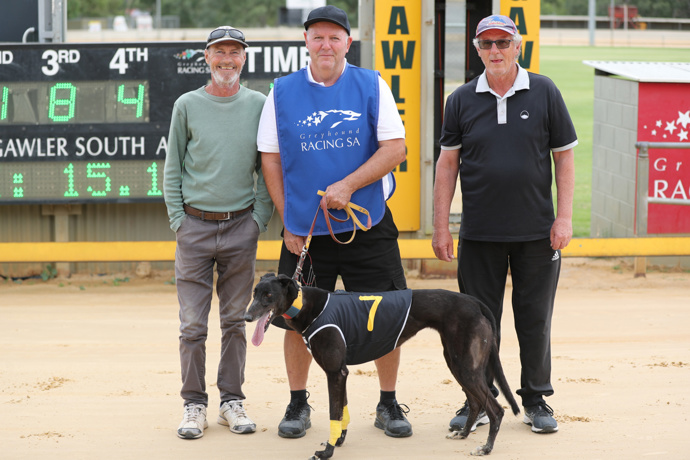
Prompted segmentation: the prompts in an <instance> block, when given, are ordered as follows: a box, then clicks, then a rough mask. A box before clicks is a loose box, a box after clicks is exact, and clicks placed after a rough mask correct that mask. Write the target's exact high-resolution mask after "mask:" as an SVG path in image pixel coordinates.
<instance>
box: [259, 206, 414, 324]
mask: <svg viewBox="0 0 690 460" xmlns="http://www.w3.org/2000/svg"><path fill="white" fill-rule="evenodd" d="M336 236H337V237H338V238H339V239H340V240H341V241H347V240H348V239H349V238H350V234H349V233H340V234H337V235H336ZM298 261H299V256H297V255H295V254H293V253H291V252H290V251H288V250H287V248H286V247H285V243H283V246H282V249H281V252H280V262H279V263H278V273H279V274H283V275H287V276H290V277H292V275H294V273H295V269H296V268H297V262H298ZM310 266H312V267H313V270H314V275H315V277H316V279H315V282H314V285H315V286H316V287H318V288H321V289H325V290H327V291H334V290H335V284H336V281H337V279H338V275H340V277H341V279H342V281H343V286H344V287H345V290H346V291H354V292H384V291H394V290H399V289H407V281H406V280H405V271H404V269H403V267H402V260H401V258H400V248H399V247H398V228H397V227H396V225H395V222H394V221H393V214H391V211H390V209H388V207H386V212H385V214H384V216H383V219H381V222H379V223H378V224H376V225H375V226H373V227H372V228H371V229H370V230H368V231H366V232H364V231H361V230H359V229H358V230H357V234H356V236H355V239H354V240H353V241H352V242H351V243H350V244H338V243H336V242H335V241H333V239H332V238H331V236H330V235H319V236H314V237H313V238H312V240H311V244H310V245H309V252H308V255H307V258H306V259H305V261H304V266H303V267H302V273H303V274H304V276H305V278H306V275H307V274H308V273H309V267H310ZM273 324H274V325H275V326H278V327H281V328H283V329H289V328H288V327H287V326H286V325H285V323H284V321H283V318H276V319H275V320H274V321H273Z"/></svg>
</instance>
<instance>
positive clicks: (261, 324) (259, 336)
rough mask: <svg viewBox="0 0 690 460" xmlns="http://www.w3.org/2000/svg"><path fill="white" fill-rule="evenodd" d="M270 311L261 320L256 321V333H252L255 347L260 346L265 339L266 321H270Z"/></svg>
mask: <svg viewBox="0 0 690 460" xmlns="http://www.w3.org/2000/svg"><path fill="white" fill-rule="evenodd" d="M269 313H270V312H267V313H266V314H265V315H263V316H262V317H261V318H259V321H258V322H257V323H256V329H254V335H252V344H254V346H255V347H258V346H259V345H261V342H263V341H264V332H265V331H266V321H268V315H269Z"/></svg>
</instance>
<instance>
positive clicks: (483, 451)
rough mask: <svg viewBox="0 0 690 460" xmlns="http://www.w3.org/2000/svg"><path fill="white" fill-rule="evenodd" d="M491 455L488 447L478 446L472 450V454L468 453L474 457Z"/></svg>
mask: <svg viewBox="0 0 690 460" xmlns="http://www.w3.org/2000/svg"><path fill="white" fill-rule="evenodd" d="M490 453H491V448H490V447H488V446H479V447H477V448H476V449H474V451H473V452H470V455H474V456H475V457H481V456H484V455H489V454H490Z"/></svg>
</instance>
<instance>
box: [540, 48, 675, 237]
mask: <svg viewBox="0 0 690 460" xmlns="http://www.w3.org/2000/svg"><path fill="white" fill-rule="evenodd" d="M540 55H541V61H540V68H539V73H541V74H543V75H546V76H548V77H549V78H551V79H552V80H553V81H554V82H555V83H556V85H557V86H558V88H559V89H560V90H561V93H562V94H563V98H564V99H565V103H566V105H567V106H568V110H569V112H570V116H571V117H572V119H573V123H574V124H575V129H576V131H577V137H578V141H579V144H578V146H577V147H575V199H574V204H573V208H574V209H573V235H574V236H575V237H588V236H590V211H591V204H592V201H591V197H592V130H593V121H592V120H593V112H594V68H593V67H590V66H588V65H585V64H583V63H582V61H586V60H589V61H644V62H687V61H688V59H689V54H688V50H687V49H680V48H618V47H616V48H613V47H584V46H582V47H579V46H578V47H575V46H573V47H571V46H542V47H541V49H540Z"/></svg>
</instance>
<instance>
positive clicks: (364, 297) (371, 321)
mask: <svg viewBox="0 0 690 460" xmlns="http://www.w3.org/2000/svg"><path fill="white" fill-rule="evenodd" d="M381 299H383V296H380V295H361V296H359V300H361V301H364V302H366V301H367V300H373V301H374V303H373V304H372V306H371V310H369V321H368V322H367V331H369V332H371V331H373V330H374V316H376V310H377V309H378V308H379V304H380V303H381Z"/></svg>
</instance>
